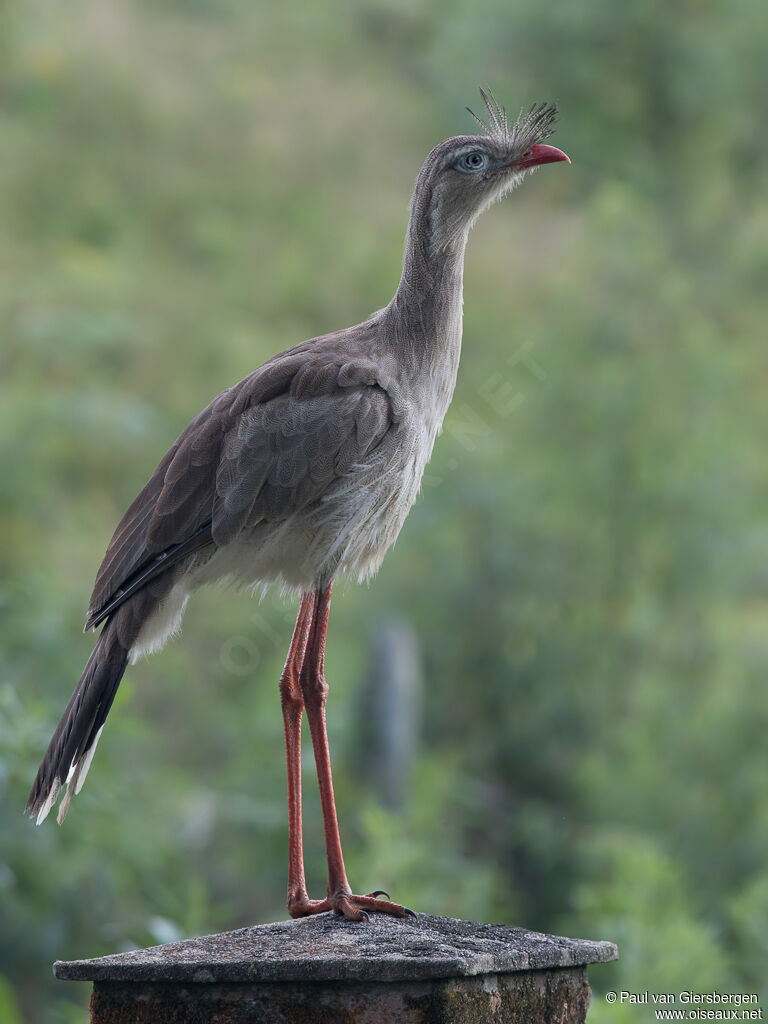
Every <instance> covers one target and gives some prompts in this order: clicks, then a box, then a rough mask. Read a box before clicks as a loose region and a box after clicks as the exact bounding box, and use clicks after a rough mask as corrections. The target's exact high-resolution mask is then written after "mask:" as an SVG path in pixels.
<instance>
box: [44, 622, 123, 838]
mask: <svg viewBox="0 0 768 1024" xmlns="http://www.w3.org/2000/svg"><path fill="white" fill-rule="evenodd" d="M120 611H122V609H121V610H120ZM120 611H118V612H117V613H116V615H114V616H112V617H111V618H110V619H108V620H107V623H106V625H105V626H104V629H103V630H102V631H101V636H100V637H99V639H98V641H97V642H96V646H95V647H94V649H93V651H92V652H91V656H90V658H89V659H88V662H87V664H86V666H85V669H84V670H83V674H82V676H81V678H80V682H79V683H78V684H77V686H76V687H75V692H74V693H73V694H72V697H71V699H70V701H69V704H67V709H66V711H65V712H64V714H63V715H62V717H61V721H60V722H59V724H58V725H57V726H56V731H55V732H54V734H53V737H52V739H51V742H50V743H49V744H48V749H47V751H46V752H45V757H44V758H43V762H42V764H41V765H40V768H39V769H38V772H37V777H36V778H35V782H34V785H33V786H32V791H31V793H30V794H29V800H28V801H27V808H26V809H27V813H28V814H30V815H32V816H33V817H35V816H36V817H37V824H38V825H39V824H40V823H41V822H42V821H44V820H45V818H46V817H47V815H48V812H49V811H50V809H51V808H52V807H53V805H54V804H55V803H56V798H57V797H58V795H59V790H60V789H61V787H62V786H63V785H66V786H67V792H66V795H65V797H64V799H63V800H62V802H61V807H60V808H59V814H58V822H59V824H61V823H62V821H63V820H64V818H65V816H66V813H67V811H68V810H69V805H70V803H71V801H72V797H73V796H74V795H75V794H76V793H79V792H80V790H81V788H82V786H83V783H84V782H85V777H86V775H87V774H88V769H89V768H90V766H91V760H92V759H93V755H94V752H95V750H96V744H97V743H98V742H99V736H100V735H101V730H102V728H103V727H104V722H105V720H106V717H107V715H108V714H109V709H110V708H111V707H112V701H113V700H114V699H115V694H116V693H117V688H118V686H119V685H120V680H121V679H122V678H123V673H124V672H125V666H126V665H127V664H128V654H129V649H128V648H127V647H125V646H124V643H121V638H120V630H119V629H118V621H117V620H118V619H119V618H120Z"/></svg>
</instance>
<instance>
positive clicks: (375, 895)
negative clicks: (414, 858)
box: [328, 889, 416, 921]
mask: <svg viewBox="0 0 768 1024" xmlns="http://www.w3.org/2000/svg"><path fill="white" fill-rule="evenodd" d="M379 896H389V893H387V892H384V890H383V889H377V890H376V891H375V892H369V893H368V894H367V895H366V896H355V895H354V894H353V893H351V892H340V893H335V894H334V895H333V896H329V898H328V902H329V903H330V905H331V908H332V909H333V910H335V911H336V913H337V914H343V915H344V917H347V918H349V920H350V921H367V920H368V917H369V915H370V914H372V913H373V914H389V915H390V917H416V915H415V914H414V912H413V911H412V910H409V909H408V908H407V907H401V906H400V904H399V903H390V901H389V900H388V899H386V900H380V899H379Z"/></svg>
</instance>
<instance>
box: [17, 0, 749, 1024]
mask: <svg viewBox="0 0 768 1024" xmlns="http://www.w3.org/2000/svg"><path fill="white" fill-rule="evenodd" d="M767 37H768V21H766V18H765V16H764V11H763V7H762V5H761V4H758V3H757V2H756V0H736V2H728V3H726V2H725V0H687V2H682V3H679V4H674V5H671V4H668V3H662V2H660V0H650V2H648V3H645V4H642V5H634V6H626V5H617V4H615V3H613V2H608V0H578V3H574V4H565V3H562V4H552V3H548V4H541V3H540V2H539V0H519V2H517V3H516V4H514V5H510V4H508V3H507V2H502V0H482V2H481V3H480V4H479V6H478V5H475V6H474V7H472V9H471V10H470V7H469V5H467V4H465V3H458V2H457V0H447V2H444V3H439V4H438V3H437V2H436V0H409V2H408V3H405V2H403V0H379V2H375V3H374V2H370V0H368V2H364V3H360V4H349V3H345V2H341V0H328V2H326V3H324V4H322V5H316V4H313V3H310V2H309V0H296V2H294V3H292V4H285V5H279V6H278V5H271V4H268V3H265V2H263V0H260V2H256V3H247V2H245V0H194V2H191V3H180V2H179V0H155V2H153V3H149V2H146V0H133V2H131V0H100V2H98V3H95V2H88V0H74V2H73V3H70V4H67V5H64V6H62V5H57V4H54V3H52V2H49V0H46V2H38V3H34V4H29V5H21V4H14V3H11V2H9V0H5V2H4V3H3V4H2V5H1V6H0V146H1V147H2V159H0V297H1V298H0V302H1V303H2V309H1V311H0V315H1V316H2V331H1V335H0V337H1V341H0V346H1V347H0V389H2V394H1V396H0V424H1V429H0V540H1V543H0V651H1V652H2V672H1V673H0V903H1V906H2V911H1V915H0V976H2V977H0V1018H1V1019H2V1020H3V1021H4V1022H6V1024H18V1022H19V1021H28V1022H43V1024H49V1022H51V1024H52V1022H59V1024H62V1022H74V1021H81V1020H83V1018H84V1006H85V1002H86V1000H87V986H79V985H61V984H60V983H55V982H54V981H53V980H52V978H51V974H50V963H51V961H52V960H53V959H55V958H57V957H64V958H74V957H80V956H93V955H99V954H102V953H108V952H112V951H115V950H119V949H125V948H129V947H130V946H132V945H135V944H146V943H151V942H156V941H165V940H168V939H171V938H175V937H178V936H183V935H189V934H193V933H198V932H201V931H203V932H204V931H209V932H210V931H214V930H217V929H224V928H227V927H231V926H235V925H241V924H245V923H253V922H258V921H269V920H274V919H276V918H281V917H283V916H284V913H285V912H284V908H283V894H284V886H285V862H286V824H285V808H284V786H285V783H284V775H283V771H284V769H283V749H282V726H281V717H280V711H279V702H278V698H277V678H278V674H279V671H280V666H281V660H282V657H283V654H284V649H285V647H286V645H287V641H288V637H289V635H290V629H291V616H292V614H293V609H292V608H291V607H290V606H289V605H287V604H285V603H284V602H282V601H281V600H280V598H279V597H278V596H269V597H268V598H267V599H266V601H264V602H263V603H262V604H260V605H259V604H257V603H256V602H254V601H249V600H248V599H247V598H246V597H244V596H243V595H237V594H229V593H215V592H211V593H205V594H201V595H199V596H198V597H197V598H196V600H195V601H194V603H193V606H192V607H191V608H190V611H189V612H188V617H187V620H186V626H185V635H184V636H183V638H182V640H181V641H177V642H174V643H172V644H171V645H170V646H169V648H168V649H167V650H166V651H165V652H164V654H163V655H162V656H161V657H158V658H154V659H152V660H150V661H146V662H143V663H142V664H141V665H139V666H137V667H136V668H135V669H132V670H131V671H130V672H129V673H128V677H127V679H126V680H125V682H124V684H123V686H122V687H121V690H120V692H119V695H118V698H117V701H116V705H115V708H114V710H113V713H112V715H111V717H110V721H109V727H108V729H107V731H106V733H105V736H104V737H103V740H102V743H101V746H100V749H99V752H98V756H97V758H96V761H95V764H94V768H93V771H92V774H91V777H90V778H89V782H88V785H87V786H86V788H85V789H84V791H83V793H82V794H81V796H80V797H79V798H78V800H76V801H75V803H74V805H73V807H72V810H71V812H70V815H69V818H68V820H67V822H66V826H65V827H64V828H62V829H57V828H56V826H55V825H53V824H51V823H50V822H48V823H46V825H45V826H44V827H42V828H40V829H35V827H34V826H33V825H32V823H30V822H28V821H27V820H26V819H24V818H23V817H22V814H21V808H22V806H23V804H24V801H25V798H26V794H27V791H28V788H29V785H30V782H31V779H32V776H33V774H34V771H35V768H36V766H37V763H38V761H39V758H40V756H41V753H42V751H43V749H44V746H45V744H46V743H47V740H48V738H49V735H50V732H51V730H52V728H53V726H54V725H55V722H56V720H57V718H58V716H59V714H60V712H61V710H62V709H63V706H64V704H65V702H66V699H67V697H68V695H69V693H70V690H71V688H72V687H73V685H74V683H75V681H76V680H77V678H78V676H79V674H80V670H81V668H82V665H83V663H84V661H85V659H86V657H87V654H88V651H89V649H90V643H91V641H90V639H89V638H87V637H83V636H82V635H81V625H82V621H83V612H84V607H85V604H86V601H87V597H88V594H89V592H90V584H91V581H92V577H93V575H94V573H95V570H96V568H97V566H98V563H99V561H100V558H101V555H102V553H103V550H104V548H105V545H106V542H107V541H108V539H109V536H110V534H111V531H112V529H113V527H114V525H115V523H116V522H117V520H118V518H119V516H120V515H121V513H122V511H123V510H124V508H125V507H126V506H127V504H128V503H129V501H130V500H131V499H132V497H133V495H134V494H135V492H136V491H137V490H138V489H139V487H140V486H141V485H142V484H143V482H144V480H145V478H146V476H147V475H148V473H149V472H150V470H151V469H152V467H153V466H154V465H155V463H156V461H157V460H158V459H159V458H160V456H161V455H162V454H163V452H164V451H165V450H166V448H167V447H168V445H169V444H170V442H171V441H172V440H173V438H174V437H175V436H176V434H177V433H178V431H179V430H180V429H181V428H182V427H183V426H184V425H185V423H186V422H187V421H188V419H189V418H190V417H191V416H192V415H193V414H194V413H195V412H196V411H197V410H198V409H199V408H200V407H202V406H203V405H204V404H205V403H207V401H208V400H209V399H210V398H211V396H212V395H213V394H215V393H217V392H218V391H219V390H221V389H222V388H223V387H224V386H226V385H228V384H230V383H232V382H234V381H236V380H237V379H239V378H240V377H242V376H244V375H245V374H246V373H248V372H249V371H250V370H251V369H252V368H253V367H254V366H256V365H258V364H259V363H260V362H262V361H263V360H264V359H265V358H266V357H268V356H269V355H271V354H272V353H274V352H276V351H279V350H281V349H283V348H286V347H288V346H290V345H292V344H294V343H295V342H297V341H300V340H302V339H304V338H305V337H311V336H313V335H316V334H319V333H322V332H324V331H326V330H331V329H335V328H337V327H340V326H344V325H346V324H350V323H355V322H357V321H358V320H360V319H361V318H363V317H364V316H365V315H367V314H368V313H369V312H370V311H371V310H373V309H376V308H378V307H380V306H381V305H383V304H384V303H385V302H386V301H387V299H388V297H389V295H390V294H391V293H392V290H393V289H394V286H395V284H396V281H397V278H398V272H399V259H400V254H401V247H402V238H403V233H404V228H405V218H406V211H407V198H408V195H409V193H410V189H411V186H412V181H413V179H414V177H415V174H416V172H417V170H418V167H419V164H420V162H421V160H422V159H423V157H424V155H425V154H426V152H427V151H428V150H429V149H430V147H431V146H432V145H434V144H435V143H436V142H438V141H439V140H440V139H441V138H443V137H445V136H446V135H449V134H455V133H458V132H462V131H466V130H467V129H468V128H469V126H470V121H469V119H468V115H467V114H466V113H465V112H464V111H463V107H464V105H465V104H467V103H469V104H470V105H472V106H474V105H475V104H476V103H477V93H476V87H477V85H478V84H490V85H491V86H492V87H493V88H494V89H495V90H496V92H497V94H498V95H499V97H500V98H501V99H502V100H503V101H504V102H506V103H507V104H508V105H509V106H510V107H511V108H512V109H517V108H518V107H519V106H520V105H528V104H530V103H531V102H533V101H539V100H541V99H551V98H558V99H559V100H560V105H561V125H560V128H559V131H558V134H557V136H556V139H555V141H556V142H557V144H558V145H560V146H562V147H563V148H564V149H565V150H566V151H567V152H568V153H569V154H570V156H571V158H572V160H573V164H572V166H571V167H564V166H558V167H555V168H546V169H544V170H543V171H542V172H541V173H540V174H539V175H537V176H536V177H535V178H533V179H532V180H530V181H528V182H526V185H525V187H524V189H523V190H521V191H520V192H518V193H516V194H515V195H514V196H513V197H512V198H511V199H510V200H509V201H508V202H506V203H505V204H503V205H502V206H500V207H497V208H495V209H494V210H493V211H492V213H491V214H489V215H486V217H485V218H484V219H483V220H482V221H481V222H480V224H479V225H478V227H477V228H476V230H475V232H474V233H473V236H472V238H471V240H470V246H469V250H468V258H467V273H466V287H465V302H466V319H465V348H464V358H463V363H462V369H461V374H460V380H459V386H458V391H457V395H456V399H455V402H454V405H453V407H452V409H451V411H450V413H449V415H448V417H447V420H446V428H445V433H444V436H443V438H442V439H441V441H440V442H439V444H438V446H437V449H436V453H435V456H434V459H433V462H432V464H431V466H430V469H429V474H428V479H427V481H426V484H425V488H424V493H423V495H422V498H421V499H420V501H419V503H418V505H417V507H416V508H415V509H414V510H413V512H412V514H411V516H410V518H409V521H408V524H407V527H406V529H405V530H404V533H403V536H402V537H401V539H400V541H399V543H398V545H397V546H396V548H395V549H394V551H393V552H392V553H390V555H389V556H388V558H387V560H386V562H385V565H384V568H383V569H382V571H381V573H380V575H379V578H378V580H377V581H376V583H375V585H374V586H373V587H372V588H370V589H368V590H365V591H361V590H359V589H358V588H357V587H355V586H351V585H350V586H347V587H340V588H339V592H338V594H337V596H336V599H335V605H334V611H333V616H332V628H331V639H330V647H329V656H328V658H329V664H328V670H329V679H330V682H331V687H332V689H331V697H330V729H331V742H332V746H333V751H334V759H335V769H336V778H337V788H338V803H339V806H340V812H341V820H342V828H343V833H344V838H345V848H346V853H347V858H348V868H349V873H350V877H351V879H352V882H353V884H354V885H355V886H356V887H359V888H360V889H362V891H366V890H367V889H369V888H374V887H379V886H382V887H384V888H387V889H390V890H391V891H392V892H393V895H394V896H395V898H397V899H399V900H402V902H404V903H406V904H408V905H413V906H415V907H417V908H418V909H421V910H424V911H429V912H433V913H444V914H450V915H453V916H464V917H470V918H476V919H487V920H496V921H508V922H515V923H519V924H523V925H526V926H528V927H532V928H539V929H544V930H555V931H563V932H566V933H570V934H576V935H585V936H591V937H596V938H610V939H613V940H615V941H617V942H618V943H619V945H620V948H621V954H622V958H621V960H620V961H619V962H618V963H617V964H614V965H610V966H606V967H601V968H594V969H592V970H591V979H592V982H593V986H594V988H595V998H594V1002H593V1008H592V1010H591V1011H590V1018H589V1019H590V1021H591V1022H593V1024H600V1022H601V1021H607V1020H611V1021H621V1022H628V1024H632V1022H644V1021H647V1020H648V1019H649V1018H648V1013H647V1011H646V1010H644V1009H643V1008H640V1009H637V1008H629V1007H626V1006H625V1007H613V1008H610V1007H607V1006H606V1004H605V1002H604V1000H603V999H602V998H601V993H603V992H604V991H605V990H607V989H609V988H614V989H616V988H626V989H631V990H635V991H642V990H644V989H651V990H655V991H679V990H680V989H683V988H687V989H693V990H711V989H713V988H718V989H720V990H731V991H759V989H760V986H762V985H764V984H765V979H766V961H767V959H768V868H767V867H766V857H765V851H766V849H768V793H767V787H766V781H768V780H767V774H768V773H767V772H766V752H765V736H766V731H767V728H768V694H767V693H766V668H767V667H768V636H767V634H766V626H768V569H767V564H768V527H767V526H766V517H765V511H766V501H767V499H768V475H767V474H766V473H765V450H766V442H767V441H768V401H766V390H767V387H766V385H767V381H768V365H767V364H766V348H765V323H766V319H765V314H766V308H765V305H766V304H765V295H766V285H767V284H768V280H767V278H768V255H767V250H766V231H767V229H768V203H767V202H766V189H765V180H766V171H767V170H768V167H767V166H766V165H767V163H768V134H766V132H765V131H764V125H765V122H766V109H765V96H766V93H765V81H764V70H763V69H764V55H765V52H766V49H768V38H767ZM388 622H389V623H391V625H390V626H386V625H385V624H386V623H388ZM382 629H390V630H394V634H386V635H398V636H399V637H400V640H399V641H398V644H394V641H393V644H392V645H389V646H388V645H387V643H383V644H382V643H381V636H382V632H381V631H382ZM403 638H405V641H404V640H403ZM403 643H405V647H408V648H409V649H410V650H411V655H410V659H411V670H409V671H410V676H409V672H407V671H406V672H405V675H406V676H409V678H411V677H412V678H411V683H410V684H409V686H410V689H409V687H408V686H406V687H400V690H401V691H402V692H401V693H400V696H399V697H398V696H397V692H399V691H398V690H397V686H395V687H394V689H393V694H392V696H391V701H390V703H389V705H388V707H389V709H390V712H391V713H392V715H393V716H394V720H395V722H398V721H400V722H401V723H402V722H406V724H407V723H410V727H411V731H412V734H413V735H412V737H411V740H412V742H411V740H409V741H408V742H405V743H400V745H399V746H398V744H397V743H395V744H394V746H392V744H390V745H389V747H388V746H387V743H388V741H387V740H386V735H387V732H386V719H385V716H383V715H382V714H381V712H380V710H379V712H378V713H370V706H371V705H370V701H371V679H372V678H374V676H375V671H377V670H378V669H377V668H376V666H377V665H378V666H379V668H381V665H380V663H381V662H382V660H383V663H384V670H385V675H387V674H388V675H389V677H397V675H398V671H399V670H398V669H397V664H396V662H397V659H396V658H394V659H393V658H390V661H391V662H392V664H389V667H387V658H388V656H389V655H388V653H387V652H388V651H389V653H390V654H391V653H392V650H394V648H395V647H398V645H399V647H403ZM409 645H410V646H409ZM390 648H391V650H390ZM405 660H406V662H407V661H408V659H407V658H406V659H405ZM401 661H402V659H401ZM393 666H394V667H393ZM401 674H402V673H401ZM419 677H420V678H421V680H422V683H421V695H420V698H419V693H418V691H419V686H418V678H419ZM366 694H368V696H367V697H366ZM403 694H405V696H403ZM366 701H368V703H367V704H366ZM366 709H368V710H366ZM398 713H399V718H398ZM390 717H391V716H390ZM390 728H391V727H390ZM401 731H402V730H401ZM406 731H407V729H406ZM371 735H373V737H374V741H375V742H374V743H373V747H372V746H371V742H370V737H371ZM377 737H378V741H377V740H376V738H377ZM406 739H408V737H406ZM376 742H378V745H379V747H381V748H382V749H384V751H385V754H386V750H390V754H389V755H386V756H385V757H384V762H386V763H385V768H386V769H387V770H392V771H394V772H395V775H396V776H397V775H398V773H399V778H400V779H401V784H400V785H399V787H398V786H395V790H394V791H388V790H386V788H385V787H383V786H382V784H381V779H382V773H383V772H384V770H385V768H382V762H381V761H380V760H379V761H375V760H372V757H371V753H370V751H371V749H375V748H376ZM409 743H411V746H412V748H413V749H412V751H411V753H410V754H409V753H408V751H409ZM392 750H399V751H400V753H399V754H397V753H395V754H392ZM307 754H308V752H307ZM387 757H388V758H389V761H388V762H387ZM393 759H394V761H393ZM306 763H307V777H306V805H307V806H306V811H305V813H306V816H307V821H306V841H307V859H308V865H309V876H310V886H311V889H312V890H313V891H314V892H315V893H320V892H322V891H323V889H324V857H323V848H322V840H321V823H320V819H319V812H318V808H317V799H316V793H315V790H314V784H313V774H312V768H311V758H310V757H307V759H306ZM387 764H388V767H387ZM361 769H362V770H361ZM403 779H405V785H403V784H402V780H403ZM763 997H765V994H764V993H763Z"/></svg>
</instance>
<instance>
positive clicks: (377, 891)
mask: <svg viewBox="0 0 768 1024" xmlns="http://www.w3.org/2000/svg"><path fill="white" fill-rule="evenodd" d="M366 896H370V897H371V899H376V897H377V896H386V897H387V899H388V900H389V899H392V897H391V896H390V895H389V893H388V892H387V890H386V889H374V890H373V892H368V893H366Z"/></svg>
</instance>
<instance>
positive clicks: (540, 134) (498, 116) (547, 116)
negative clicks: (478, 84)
mask: <svg viewBox="0 0 768 1024" xmlns="http://www.w3.org/2000/svg"><path fill="white" fill-rule="evenodd" d="M480 95H481V96H482V98H483V103H484V104H485V108H486V110H487V111H488V122H487V123H486V122H485V121H483V119H482V118H481V117H478V116H477V114H476V113H475V112H474V110H470V108H469V107H467V110H468V111H469V113H470V114H471V115H472V117H474V119H475V121H477V123H478V124H479V125H480V127H481V128H482V129H483V132H484V133H485V134H486V135H488V136H489V137H490V138H492V139H496V141H497V142H501V143H502V144H503V145H515V146H517V145H519V146H523V147H528V146H534V145H536V144H537V143H540V142H543V141H544V139H547V138H549V136H550V135H551V134H552V132H553V131H554V125H555V121H556V119H557V104H556V103H540V104H538V105H537V104H535V103H534V104H533V106H532V107H531V108H530V110H529V111H528V112H527V113H526V112H525V111H523V110H521V111H520V114H519V116H518V118H517V120H516V121H515V123H514V124H513V125H512V126H511V127H510V125H509V120H508V117H507V111H506V109H505V108H504V107H502V106H501V104H500V103H499V102H498V100H497V99H496V97H495V96H494V95H493V93H492V92H491V91H490V90H488V91H487V92H486V90H485V89H481V90H480Z"/></svg>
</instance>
